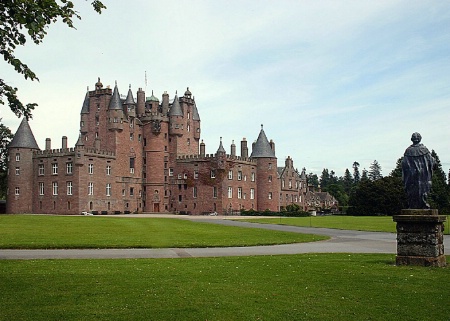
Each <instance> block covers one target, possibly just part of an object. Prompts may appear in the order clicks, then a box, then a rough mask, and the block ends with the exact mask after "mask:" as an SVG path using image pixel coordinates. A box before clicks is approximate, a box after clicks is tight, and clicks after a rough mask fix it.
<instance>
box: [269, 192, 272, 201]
mask: <svg viewBox="0 0 450 321" xmlns="http://www.w3.org/2000/svg"><path fill="white" fill-rule="evenodd" d="M269 199H270V200H271V199H272V192H269Z"/></svg>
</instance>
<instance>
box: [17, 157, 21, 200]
mask: <svg viewBox="0 0 450 321" xmlns="http://www.w3.org/2000/svg"><path fill="white" fill-rule="evenodd" d="M16 162H20V153H16ZM17 195H19V194H17Z"/></svg>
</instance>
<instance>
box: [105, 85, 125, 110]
mask: <svg viewBox="0 0 450 321" xmlns="http://www.w3.org/2000/svg"><path fill="white" fill-rule="evenodd" d="M108 109H120V110H122V103H121V101H120V95H119V89H117V82H116V85H115V86H114V91H113V94H112V96H111V100H110V101H109V107H108Z"/></svg>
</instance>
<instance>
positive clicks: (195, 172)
mask: <svg viewBox="0 0 450 321" xmlns="http://www.w3.org/2000/svg"><path fill="white" fill-rule="evenodd" d="M194 179H198V171H194Z"/></svg>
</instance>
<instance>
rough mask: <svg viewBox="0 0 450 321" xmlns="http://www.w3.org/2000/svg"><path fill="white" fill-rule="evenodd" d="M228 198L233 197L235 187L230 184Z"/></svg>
mask: <svg viewBox="0 0 450 321" xmlns="http://www.w3.org/2000/svg"><path fill="white" fill-rule="evenodd" d="M228 198H233V187H231V186H228Z"/></svg>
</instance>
